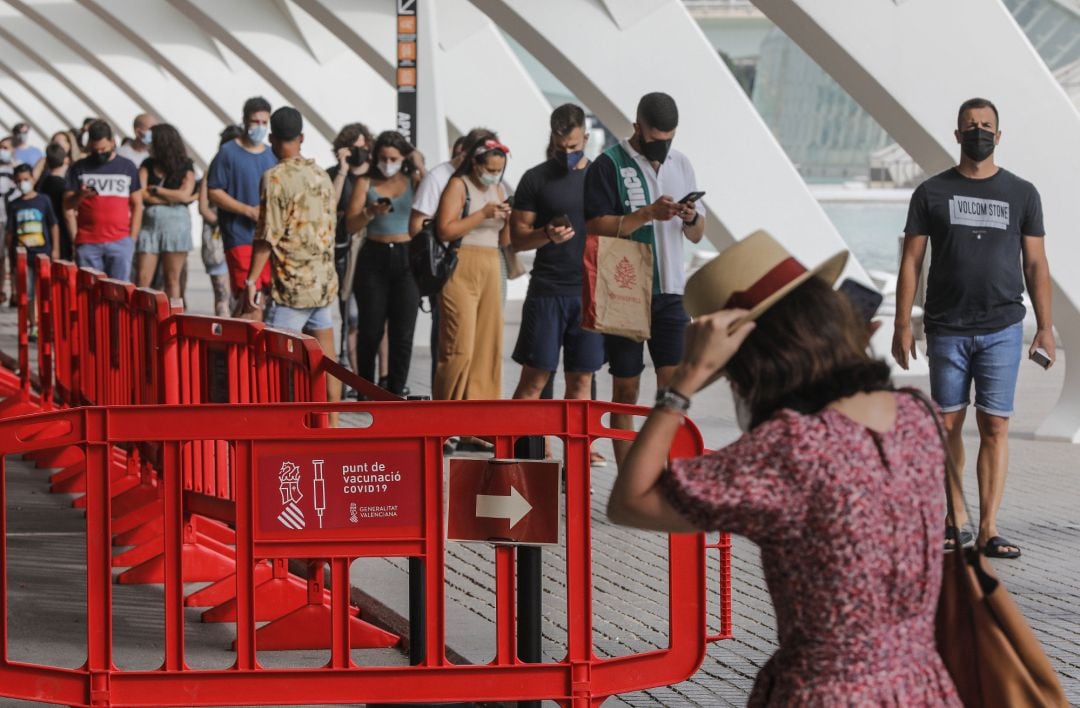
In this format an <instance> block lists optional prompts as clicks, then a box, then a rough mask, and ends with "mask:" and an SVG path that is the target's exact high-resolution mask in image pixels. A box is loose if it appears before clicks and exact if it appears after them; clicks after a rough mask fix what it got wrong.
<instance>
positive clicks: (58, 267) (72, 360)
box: [52, 261, 80, 406]
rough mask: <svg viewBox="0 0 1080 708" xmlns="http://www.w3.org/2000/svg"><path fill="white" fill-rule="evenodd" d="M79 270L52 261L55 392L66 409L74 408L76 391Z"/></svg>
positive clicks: (70, 265)
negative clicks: (76, 283) (77, 285)
mask: <svg viewBox="0 0 1080 708" xmlns="http://www.w3.org/2000/svg"><path fill="white" fill-rule="evenodd" d="M78 272H79V269H78V268H77V267H76V266H75V264H74V263H70V262H68V261H53V264H52V308H53V322H54V327H53V334H54V341H55V343H56V357H55V359H56V365H55V376H56V392H57V394H58V395H59V398H60V402H61V403H62V404H64V405H66V406H70V405H75V404H76V400H77V399H76V391H78V390H79V385H78V379H79V376H80V373H79V344H78V342H79V318H78V303H77V301H76V297H75V290H76V286H75V282H76V277H77V275H78Z"/></svg>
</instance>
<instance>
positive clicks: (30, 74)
mask: <svg viewBox="0 0 1080 708" xmlns="http://www.w3.org/2000/svg"><path fill="white" fill-rule="evenodd" d="M0 71H4V72H7V73H8V74H9V75H10V76H11V78H13V79H15V80H16V81H18V82H19V83H20V84H21V85H22V86H23V87H24V88H25V89H26V90H27V91H29V92H30V93H31V94H33V96H34V98H36V99H37V100H38V101H40V102H41V103H42V105H44V106H46V107H47V108H48V109H49V111H51V112H52V113H53V115H55V116H56V117H57V118H59V119H60V121H61V122H62V123H63V124H64V127H65V128H66V127H70V126H73V125H75V124H76V123H78V122H79V121H81V120H82V119H83V118H84V117H85V116H86V115H88V113H89V112H90V109H89V108H88V107H87V105H86V104H85V103H83V102H82V101H81V100H80V99H79V97H78V96H76V95H75V94H73V93H72V92H71V91H70V90H68V88H67V87H66V86H64V85H63V84H62V83H60V82H59V81H57V80H56V77H54V76H53V75H52V74H50V73H49V72H48V71H46V70H45V69H43V68H42V67H41V66H40V65H39V64H37V62H35V61H34V60H33V59H31V58H29V57H27V56H26V55H25V54H23V53H22V52H21V51H20V50H19V49H17V48H16V47H15V46H14V45H12V44H11V43H10V42H8V41H7V40H6V39H4V38H3V37H0ZM46 138H48V136H46Z"/></svg>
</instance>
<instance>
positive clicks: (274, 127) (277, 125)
mask: <svg viewBox="0 0 1080 708" xmlns="http://www.w3.org/2000/svg"><path fill="white" fill-rule="evenodd" d="M303 132H304V118H303V117H302V116H301V115H300V111H298V110H296V109H295V108H293V107H292V106H282V107H281V108H279V109H277V110H276V111H274V113H273V115H271V116H270V134H271V135H273V136H274V137H275V138H277V139H278V140H294V139H296V138H297V137H299V136H300V133H303Z"/></svg>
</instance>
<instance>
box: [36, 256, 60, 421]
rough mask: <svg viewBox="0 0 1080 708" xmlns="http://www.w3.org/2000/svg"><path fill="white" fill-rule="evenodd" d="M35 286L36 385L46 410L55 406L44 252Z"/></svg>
mask: <svg viewBox="0 0 1080 708" xmlns="http://www.w3.org/2000/svg"><path fill="white" fill-rule="evenodd" d="M36 271H37V288H36V294H35V297H34V305H35V307H37V323H38V341H37V345H38V386H39V389H38V390H39V391H40V402H41V410H43V411H48V410H52V409H53V408H55V407H56V404H55V403H54V401H53V391H54V389H53V347H54V336H53V335H54V331H53V330H54V325H55V322H54V320H53V304H52V299H53V290H52V263H51V262H50V261H49V257H48V256H46V255H44V254H39V255H38V256H37V268H36Z"/></svg>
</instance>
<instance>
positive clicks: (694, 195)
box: [679, 192, 705, 204]
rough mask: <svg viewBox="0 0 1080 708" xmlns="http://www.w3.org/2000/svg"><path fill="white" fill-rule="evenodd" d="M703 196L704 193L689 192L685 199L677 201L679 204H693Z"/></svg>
mask: <svg viewBox="0 0 1080 708" xmlns="http://www.w3.org/2000/svg"><path fill="white" fill-rule="evenodd" d="M704 196H705V192H690V193H689V194H687V195H686V196H685V197H683V198H682V199H680V200H679V204H693V203H694V202H696V201H697V200H699V199H701V198H702V197H704Z"/></svg>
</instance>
